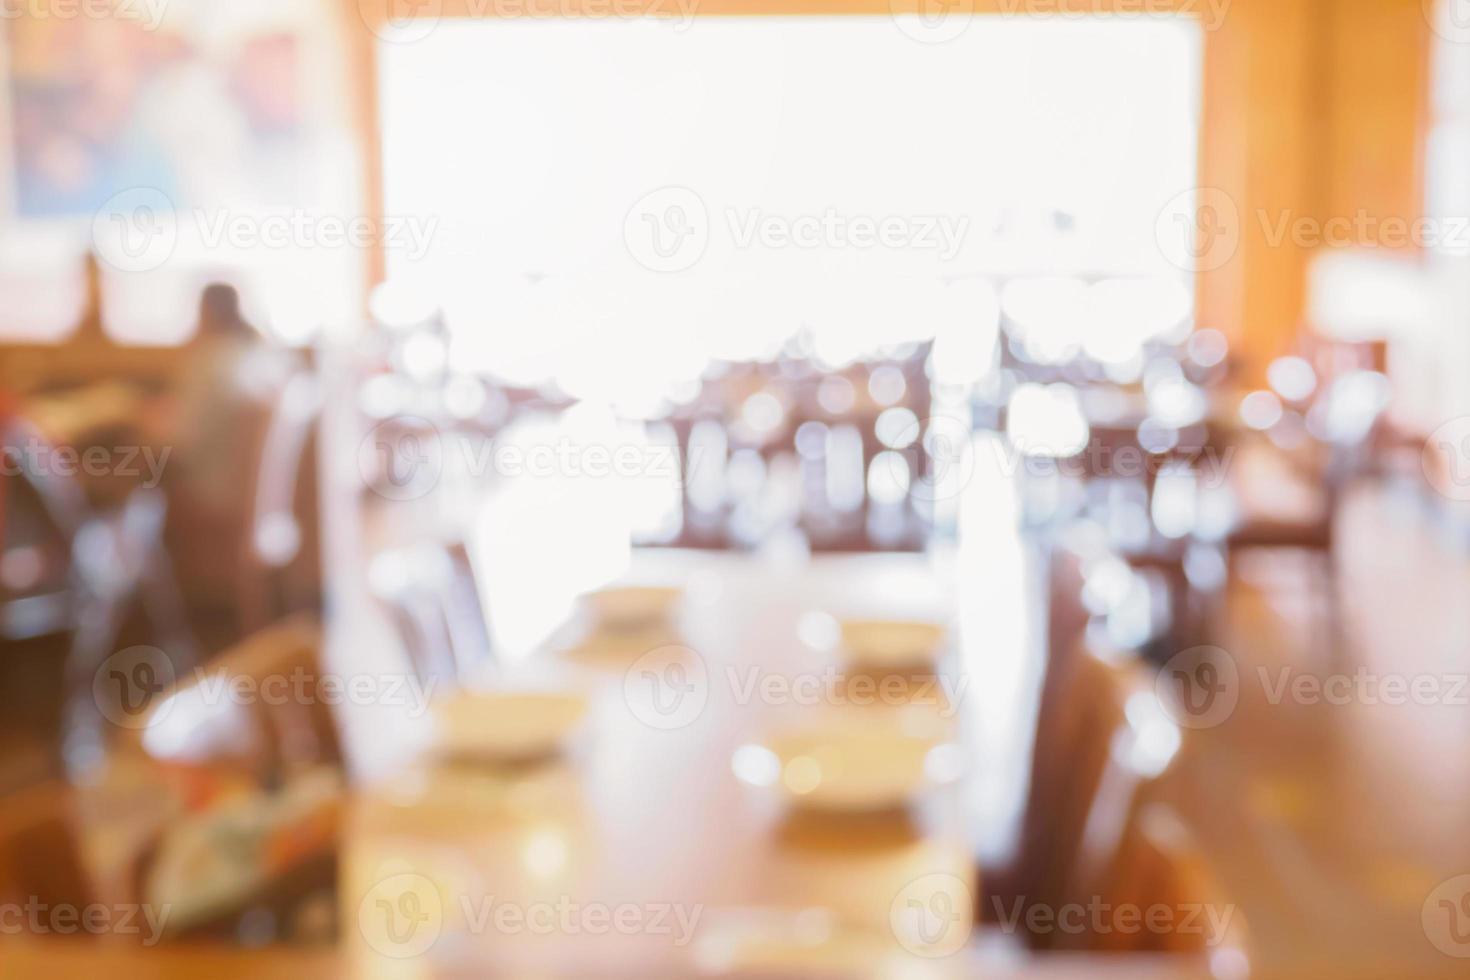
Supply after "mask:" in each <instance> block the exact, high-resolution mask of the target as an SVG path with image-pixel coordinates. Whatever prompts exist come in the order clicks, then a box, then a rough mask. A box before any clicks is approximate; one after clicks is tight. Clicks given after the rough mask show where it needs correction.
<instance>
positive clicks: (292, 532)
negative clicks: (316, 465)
mask: <svg viewBox="0 0 1470 980" xmlns="http://www.w3.org/2000/svg"><path fill="white" fill-rule="evenodd" d="M320 415H321V387H320V384H319V383H318V381H317V378H316V376H315V375H314V374H313V373H311V372H309V371H298V372H297V373H296V374H294V375H293V376H292V377H291V378H290V379H289V380H288V381H287V382H286V384H285V385H284V386H283V387H282V389H281V392H280V395H279V397H278V398H277V400H276V401H275V403H274V405H273V406H272V409H271V411H270V413H269V417H268V418H267V419H265V420H264V421H265V424H264V427H263V428H262V430H261V431H260V433H259V445H258V447H257V449H256V451H255V457H254V470H253V473H252V477H251V484H252V486H253V488H254V489H253V494H252V497H251V510H250V515H249V522H248V527H247V529H246V532H245V534H246V538H245V540H244V541H243V542H241V568H240V579H239V595H238V603H239V613H240V619H241V626H242V630H243V632H244V633H246V634H249V633H252V632H255V631H256V630H260V629H263V628H265V627H266V626H267V625H268V624H270V623H271V622H274V621H275V620H276V619H278V618H279V617H280V616H282V615H284V614H286V613H287V612H290V611H295V610H293V609H292V608H291V606H292V603H291V602H290V601H289V600H288V598H287V597H286V596H285V595H284V593H285V592H286V591H287V589H286V587H285V583H283V582H282V581H281V579H282V578H283V577H284V576H285V575H286V574H287V572H288V570H289V569H291V568H293V567H296V566H298V565H301V566H304V567H305V574H306V576H307V577H308V578H309V579H311V580H312V582H313V583H316V582H317V581H318V579H319V568H320V562H319V558H318V555H317V553H316V552H317V545H316V533H315V532H316V520H315V514H316V508H315V507H313V506H311V503H312V502H311V501H310V499H309V496H310V495H309V494H308V493H303V490H307V491H309V490H310V489H311V488H313V487H314V486H315V481H314V480H313V479H312V477H313V475H314V474H313V473H312V469H311V465H310V464H311V462H312V454H311V451H310V448H311V445H312V436H313V433H314V432H315V431H316V426H317V422H318V420H319V418H320ZM303 498H307V499H303Z"/></svg>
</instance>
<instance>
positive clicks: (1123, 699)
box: [1014, 551, 1179, 908]
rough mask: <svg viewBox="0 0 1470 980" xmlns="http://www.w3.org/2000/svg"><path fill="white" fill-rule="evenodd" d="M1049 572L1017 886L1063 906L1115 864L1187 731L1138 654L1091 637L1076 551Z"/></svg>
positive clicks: (1026, 894)
mask: <svg viewBox="0 0 1470 980" xmlns="http://www.w3.org/2000/svg"><path fill="white" fill-rule="evenodd" d="M1051 576H1052V586H1051V596H1050V602H1051V611H1050V631H1051V635H1050V637H1049V646H1050V655H1049V663H1048V667H1047V674H1046V677H1045V679H1044V681H1043V687H1042V694H1041V702H1040V705H1039V708H1038V713H1037V734H1036V741H1035V746H1034V749H1033V757H1032V772H1031V786H1030V791H1029V796H1028V799H1027V804H1026V816H1025V820H1024V827H1023V837H1022V841H1021V849H1020V854H1019V856H1018V859H1017V868H1016V880H1015V882H1014V887H1015V888H1016V890H1017V893H1018V895H1019V896H1020V897H1021V898H1023V899H1024V900H1025V901H1026V902H1028V903H1034V904H1043V905H1047V906H1050V907H1052V908H1056V907H1058V906H1059V905H1060V904H1061V903H1063V902H1064V901H1066V900H1067V896H1068V895H1070V894H1074V893H1075V892H1076V891H1077V890H1078V889H1079V888H1082V889H1085V888H1086V887H1088V883H1089V882H1090V881H1091V880H1093V879H1094V878H1095V877H1096V875H1097V874H1098V871H1097V870H1096V869H1097V868H1098V867H1106V866H1108V862H1109V860H1110V855H1111V854H1112V853H1114V852H1115V851H1116V849H1117V847H1118V846H1119V841H1120V839H1121V834H1122V828H1126V826H1127V823H1128V815H1129V814H1130V813H1131V812H1132V809H1133V807H1134V806H1135V805H1136V800H1137V799H1138V798H1139V796H1140V793H1141V791H1142V787H1143V786H1145V785H1146V784H1147V783H1149V782H1150V781H1152V780H1153V779H1155V778H1157V777H1158V776H1159V775H1161V774H1162V773H1163V771H1164V770H1165V769H1167V767H1168V764H1169V762H1171V761H1172V758H1173V754H1174V752H1175V751H1177V748H1178V745H1179V732H1178V729H1177V727H1175V726H1173V724H1172V723H1171V722H1170V721H1169V720H1168V718H1167V716H1165V715H1164V714H1163V713H1162V710H1161V709H1159V708H1158V704H1157V701H1156V699H1155V700H1150V699H1151V698H1152V685H1151V683H1150V682H1149V679H1148V677H1149V675H1148V670H1147V668H1146V666H1145V665H1144V664H1143V663H1142V661H1141V660H1140V659H1139V658H1138V656H1137V655H1136V654H1134V653H1132V652H1112V651H1102V650H1099V649H1096V648H1094V647H1092V646H1091V645H1089V644H1088V642H1087V640H1086V626H1087V614H1086V611H1085V609H1083V608H1082V607H1081V603H1080V598H1079V595H1080V592H1081V570H1080V562H1079V561H1078V559H1077V556H1075V555H1073V554H1071V553H1070V552H1066V551H1059V552H1058V553H1057V554H1056V555H1054V556H1053V564H1052V573H1051ZM1150 705H1152V708H1153V710H1150V707H1149V706H1150Z"/></svg>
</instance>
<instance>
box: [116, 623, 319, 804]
mask: <svg viewBox="0 0 1470 980" xmlns="http://www.w3.org/2000/svg"><path fill="white" fill-rule="evenodd" d="M321 649H322V633H321V628H320V626H319V625H318V623H317V622H316V621H315V619H313V618H312V617H310V616H306V615H301V616H295V617H292V618H290V619H287V620H284V621H282V622H280V623H278V624H276V625H275V626H272V627H270V628H268V629H265V630H261V631H259V632H257V633H254V634H252V635H251V636H249V637H247V638H246V639H245V640H244V641H242V642H241V643H239V644H237V645H236V646H234V647H232V648H230V649H229V650H227V651H225V652H224V653H222V654H220V655H219V656H218V657H216V658H215V659H214V660H213V661H211V662H210V663H209V664H208V665H207V666H206V667H203V668H200V669H199V670H198V671H196V672H194V673H193V674H191V675H190V676H188V677H186V678H182V679H180V680H179V681H178V682H177V683H176V684H175V685H174V686H173V687H171V688H170V689H168V690H166V691H164V692H162V693H161V694H160V695H159V696H158V697H157V698H156V699H155V700H154V701H153V702H152V704H151V705H150V707H149V715H148V716H147V717H145V719H144V724H142V725H141V726H140V731H141V735H140V736H139V739H138V743H139V746H140V747H141V750H142V752H143V753H144V754H145V755H147V756H148V757H149V758H152V759H155V760H158V761H160V762H172V763H178V764H181V765H184V766H206V767H207V766H210V765H225V766H231V767H244V768H245V769H246V770H248V771H250V772H252V773H254V774H256V775H257V776H258V777H259V778H261V779H262V780H263V781H265V782H268V783H269V782H274V781H275V780H277V779H278V778H279V777H281V776H283V775H287V774H289V773H291V772H293V771H298V770H302V769H306V768H310V767H313V766H318V765H322V764H338V763H340V761H341V757H342V756H341V742H340V738H339V735H338V730H337V723H336V719H335V717H334V715H333V713H332V706H331V704H330V703H329V701H330V700H331V698H329V697H327V696H326V695H324V693H323V691H322V689H321V679H322V675H323V670H322V664H321Z"/></svg>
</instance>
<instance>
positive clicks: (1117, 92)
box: [380, 16, 1201, 397]
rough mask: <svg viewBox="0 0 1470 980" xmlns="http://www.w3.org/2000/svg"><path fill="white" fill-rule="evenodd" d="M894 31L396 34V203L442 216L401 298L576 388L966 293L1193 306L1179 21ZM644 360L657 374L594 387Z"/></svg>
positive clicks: (481, 363) (847, 351) (911, 334)
mask: <svg viewBox="0 0 1470 980" xmlns="http://www.w3.org/2000/svg"><path fill="white" fill-rule="evenodd" d="M901 27H902V25H898V24H896V23H895V21H894V20H893V19H891V18H887V17H866V16H848V17H824V18H807V17H755V16H751V17H698V18H695V19H693V20H692V21H690V22H679V21H676V20H669V21H656V20H646V19H645V20H628V19H602V20H595V19H585V20H584V19H564V20H461V21H446V22H444V23H441V24H439V25H438V26H437V27H436V28H435V29H434V30H433V31H432V32H430V33H428V35H427V36H425V37H415V38H413V39H412V40H411V43H384V44H382V45H381V47H380V65H381V78H380V85H381V93H382V123H383V129H382V139H383V146H384V153H385V159H384V172H385V192H386V193H385V210H386V212H387V214H388V217H389V219H390V221H391V220H393V219H394V218H395V217H398V218H401V219H403V220H404V221H405V223H407V221H408V220H409V219H410V218H419V219H422V218H423V217H424V216H432V218H433V219H434V220H435V221H436V222H437V224H436V225H435V226H434V230H433V234H432V236H431V237H430V238H429V239H428V241H426V242H422V241H409V240H408V239H406V238H405V240H403V241H402V242H399V243H397V246H398V247H390V249H389V251H388V256H387V258H388V263H387V267H388V270H389V274H390V279H391V280H392V282H393V283H394V284H395V285H399V286H401V287H402V288H405V289H408V290H422V291H423V292H424V293H425V294H426V295H430V296H434V297H436V298H438V299H440V300H442V301H443V302H444V304H445V306H446V310H447V316H448V320H449V324H450V327H451V329H452V331H453V332H454V336H455V343H456V345H457V346H458V348H459V350H458V354H457V357H456V363H457V364H460V365H472V366H476V367H478V368H479V369H482V370H486V371H491V372H494V373H498V374H500V375H502V376H504V377H506V378H507V379H509V380H513V381H516V382H521V383H528V384H529V383H536V382H539V381H544V380H546V379H548V378H555V379H556V380H557V381H558V382H559V383H560V384H561V385H562V387H564V388H566V389H567V390H569V391H571V393H573V394H580V395H586V396H588V397H591V396H593V395H595V394H606V395H615V394H617V393H616V392H612V391H608V390H607V388H608V386H609V385H613V384H616V383H618V382H619V381H621V382H622V383H624V384H626V385H627V386H629V387H630V388H632V387H639V386H641V387H642V389H643V390H645V391H646V390H647V388H648V383H649V382H650V381H669V382H670V383H678V382H679V381H680V380H681V379H687V377H688V376H692V375H693V374H697V372H698V371H699V370H700V369H701V368H702V366H703V365H704V364H705V363H706V361H707V360H708V359H710V358H713V357H730V358H737V357H759V356H762V355H765V354H769V353H770V352H772V351H773V350H774V349H775V348H776V347H777V346H778V345H780V344H781V343H782V342H784V341H786V340H787V339H788V338H790V337H791V336H792V335H794V334H797V333H799V332H802V331H805V334H806V336H807V337H808V338H809V339H810V342H811V344H812V345H813V347H814V349H815V352H816V353H817V355H818V356H822V357H825V358H826V359H828V360H830V361H832V362H834V363H840V362H842V361H844V360H848V359H850V358H852V357H854V356H858V355H860V354H861V353H862V352H863V351H864V349H865V348H871V347H875V346H882V345H884V344H888V343H899V342H903V341H905V340H910V339H916V338H918V337H922V336H928V335H932V334H933V333H934V332H935V331H936V330H940V329H945V328H955V329H963V328H965V326H966V325H967V324H968V323H973V322H974V320H975V314H974V312H973V311H971V310H968V309H967V308H966V307H965V305H964V302H962V301H961V300H960V299H959V297H961V296H964V297H970V298H971V300H973V297H974V296H975V295H976V294H975V291H974V290H965V289H960V290H952V291H947V284H950V283H954V282H956V281H959V280H974V279H988V280H991V281H993V282H996V283H997V284H999V281H1000V280H1010V279H1014V278H1016V277H1031V276H1045V277H1058V276H1059V277H1075V278H1074V279H1073V283H1075V280H1078V279H1080V280H1093V281H1095V280H1098V279H1104V278H1109V277H1124V278H1129V279H1135V280H1136V279H1140V278H1142V279H1147V280H1150V281H1153V282H1162V283H1166V284H1167V286H1168V288H1170V289H1172V290H1173V291H1174V292H1175V293H1178V292H1179V291H1181V290H1188V289H1190V288H1191V287H1192V281H1191V277H1190V274H1189V272H1188V271H1187V270H1188V269H1189V267H1190V266H1191V262H1190V257H1189V254H1188V252H1187V250H1186V249H1187V246H1188V243H1189V237H1188V235H1187V234H1184V233H1183V232H1184V231H1185V230H1187V229H1178V228H1175V227H1174V224H1175V223H1174V222H1173V221H1172V220H1171V215H1173V214H1179V215H1183V214H1191V213H1192V207H1191V205H1192V202H1193V197H1192V194H1193V190H1194V186H1195V184H1196V183H1197V178H1196V172H1197V167H1196V143H1197V138H1196V134H1197V129H1198V118H1197V117H1198V104H1199V98H1200V96H1199V93H1200V77H1199V75H1200V67H1199V63H1200V46H1201V42H1200V31H1199V29H1198V27H1197V25H1196V24H1195V23H1194V22H1193V21H1191V20H1189V19H1188V18H1183V17H1161V18H1157V19H1138V18H1129V19H1117V18H1106V17H1097V18H1089V19H1065V20H1063V19H1048V18H1021V17H1002V16H994V17H981V18H977V19H976V20H975V21H974V22H973V23H971V24H970V25H969V27H968V28H967V29H966V30H965V31H964V32H963V33H961V34H960V35H959V36H958V37H954V38H952V39H949V40H947V41H945V43H940V44H926V43H920V42H919V41H917V40H915V38H914V37H913V36H911V33H905V31H904V30H902V29H901ZM1181 201H1183V202H1184V203H1183V204H1181ZM1073 283H1064V284H1063V285H1064V286H1069V285H1072V284H1073ZM1040 292H1042V293H1043V294H1045V293H1047V292H1048V291H1047V290H1041V291H1040ZM1063 293H1065V294H1068V295H1070V294H1071V292H1070V291H1069V290H1068V289H1066V288H1064V289H1062V290H1060V291H1059V293H1058V295H1061V294H1063ZM1135 294H1136V295H1139V296H1140V297H1141V301H1142V302H1144V303H1148V302H1150V301H1151V300H1150V295H1151V294H1149V292H1148V290H1140V291H1135ZM1117 313H1118V311H1116V310H1114V311H1111V312H1110V313H1109V316H1111V317H1113V318H1114V319H1116V318H1117ZM992 315H993V314H992ZM1143 315H1144V316H1145V317H1146V316H1147V315H1148V314H1147V311H1145V312H1144V314H1143ZM630 349H631V350H637V351H639V352H640V353H641V354H643V355H644V357H643V361H644V362H645V363H646V364H647V372H646V373H647V374H648V375H649V377H640V378H634V377H632V376H631V372H627V373H625V372H620V374H622V375H623V377H621V378H620V379H609V378H605V377H602V376H601V373H600V372H598V371H597V364H598V363H599V362H600V361H602V360H603V359H604V358H603V357H602V355H606V354H610V353H613V352H616V351H627V350H630ZM629 360H630V359H624V360H623V361H621V362H620V363H624V364H626V363H629Z"/></svg>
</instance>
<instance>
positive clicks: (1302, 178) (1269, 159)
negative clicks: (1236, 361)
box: [344, 0, 1430, 379]
mask: <svg viewBox="0 0 1470 980" xmlns="http://www.w3.org/2000/svg"><path fill="white" fill-rule="evenodd" d="M344 2H345V3H346V4H347V6H348V8H349V9H350V13H349V14H348V17H347V19H348V21H349V22H355V23H356V24H358V25H360V24H361V21H360V19H359V18H360V13H359V11H360V10H372V9H374V8H375V7H383V6H391V7H392V9H394V11H395V12H400V13H401V12H404V11H411V10H413V9H418V8H419V7H420V5H419V4H417V3H415V0H360V2H359V0H344ZM497 2H499V3H504V4H507V9H512V10H516V11H524V10H527V9H529V10H536V9H538V7H539V8H543V9H548V10H552V11H555V10H561V11H565V10H568V9H572V5H573V4H575V3H576V2H577V0H442V6H440V5H439V4H436V3H429V4H425V5H423V7H424V8H425V9H430V10H433V9H435V8H436V7H437V8H438V9H440V10H442V11H443V13H444V15H445V16H452V15H454V14H456V13H458V14H464V13H466V12H474V11H480V12H483V11H485V10H487V9H489V10H493V9H495V7H496V4H497ZM629 2H631V0H629ZM651 2H652V0H650V3H651ZM693 2H694V4H695V9H696V10H697V12H699V13H701V14H742V13H744V14H782V13H787V14H790V13H808V14H813V13H823V14H883V15H887V14H888V13H890V12H891V11H893V10H906V9H918V10H928V11H933V10H938V9H945V8H946V7H948V8H950V9H955V8H958V9H960V10H965V9H973V10H976V11H987V10H991V11H993V10H996V9H1004V10H1007V11H1014V10H1016V9H1028V8H1029V9H1036V10H1055V9H1057V8H1058V7H1059V6H1060V7H1063V8H1068V9H1076V10H1097V9H1101V8H1102V7H1104V6H1105V5H1106V4H1107V3H1114V4H1116V5H1117V6H1118V7H1119V9H1121V10H1127V11H1137V10H1138V9H1139V8H1140V7H1141V6H1144V5H1145V4H1147V7H1148V9H1152V10H1157V9H1162V8H1164V7H1171V8H1175V9H1180V10H1184V11H1192V12H1199V11H1202V10H1204V9H1206V0H693ZM1214 2H1215V3H1217V4H1218V3H1221V2H1224V3H1227V4H1228V6H1227V7H1226V8H1225V16H1224V18H1223V20H1222V21H1221V23H1220V24H1219V26H1218V28H1217V29H1215V30H1211V31H1208V32H1207V34H1206V40H1205V83H1204V87H1205V92H1204V106H1203V132H1202V137H1201V155H1200V186H1201V187H1207V188H1218V189H1219V190H1221V191H1224V192H1225V194H1227V195H1228V196H1229V198H1230V199H1231V200H1232V201H1233V202H1234V204H1235V206H1236V209H1237V212H1238V220H1239V224H1238V226H1237V227H1236V228H1235V233H1236V234H1237V235H1238V236H1239V245H1238V248H1237V251H1236V253H1235V255H1234V257H1233V258H1232V259H1231V260H1230V261H1228V262H1226V263H1225V264H1223V265H1222V266H1220V267H1219V268H1216V269H1212V270H1210V271H1207V272H1202V273H1201V274H1200V276H1199V280H1198V320H1199V322H1200V323H1201V324H1202V325H1208V326H1216V327H1219V328H1221V329H1223V330H1225V331H1226V332H1227V333H1229V334H1230V335H1231V336H1232V337H1234V338H1235V341H1236V351H1237V354H1238V356H1239V357H1240V358H1241V360H1242V362H1243V367H1244V369H1245V372H1246V375H1247V378H1248V379H1250V378H1255V377H1259V375H1260V374H1261V372H1262V371H1264V368H1265V365H1266V363H1267V362H1268V361H1269V360H1270V359H1271V358H1272V357H1274V356H1276V355H1278V354H1280V353H1281V352H1282V351H1284V350H1286V349H1287V348H1289V347H1290V346H1291V344H1292V342H1293V341H1294V339H1295V337H1296V335H1297V332H1298V329H1299V327H1300V325H1301V320H1302V314H1303V309H1304V302H1305V298H1306V297H1305V284H1306V270H1307V267H1308V263H1309V260H1310V256H1311V249H1310V248H1305V247H1302V246H1300V245H1297V244H1293V243H1291V242H1290V241H1287V242H1283V243H1281V244H1275V245H1273V244H1272V243H1271V241H1270V235H1269V234H1268V231H1267V225H1268V224H1270V223H1272V222H1276V221H1279V220H1280V218H1281V217H1282V216H1283V215H1284V214H1285V213H1287V212H1290V213H1291V214H1292V215H1294V216H1300V217H1305V218H1316V219H1318V220H1325V219H1326V218H1329V217H1333V216H1351V215H1352V214H1353V213H1354V212H1355V211H1356V210H1358V209H1360V208H1361V209H1363V210H1365V211H1366V212H1368V213H1369V214H1372V215H1375V216H1377V217H1379V218H1384V217H1389V216H1398V217H1404V218H1409V219H1412V218H1413V217H1415V216H1417V215H1418V214H1419V213H1420V211H1421V203H1420V202H1421V199H1422V191H1421V183H1422V182H1421V179H1420V151H1421V147H1422V130H1423V115H1424V112H1423V107H1424V104H1425V101H1426V100H1425V93H1426V88H1427V53H1426V52H1427V49H1428V38H1429V36H1430V33H1429V25H1428V21H1427V19H1426V15H1425V13H1424V6H1423V3H1424V0H1214ZM589 3H593V4H598V5H599V6H600V8H601V9H605V8H606V0H589ZM619 9H624V8H623V7H622V6H621V5H620V6H619ZM355 33H356V34H357V35H359V37H358V38H357V42H356V50H357V52H358V55H359V58H360V59H361V60H360V67H361V71H360V73H359V81H360V86H359V87H360V91H362V92H363V102H362V104H361V106H360V110H361V116H360V118H361V122H362V128H363V133H364V144H365V146H366V147H367V157H368V162H367V167H366V172H367V174H368V175H369V185H370V190H369V192H368V193H369V196H370V201H369V202H368V203H369V206H370V207H371V208H372V209H373V210H374V211H376V210H377V208H378V207H379V204H380V198H381V193H380V189H379V188H378V187H377V184H378V183H379V175H380V170H379V167H378V165H377V161H378V154H377V145H376V133H377V130H376V122H375V120H376V116H375V107H374V104H373V100H372V94H371V93H372V89H373V84H374V74H373V67H372V51H373V48H372V45H371V44H370V43H369V36H368V34H367V32H366V31H364V30H361V28H360V26H359V27H358V29H357V30H356V31H355ZM371 262H372V266H371V269H370V270H369V273H370V279H371V281H374V282H376V281H377V280H378V278H379V277H380V276H381V271H382V267H381V256H374V257H373V259H372V260H371Z"/></svg>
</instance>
